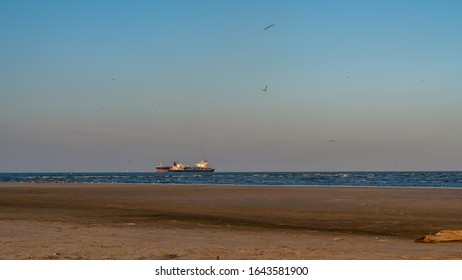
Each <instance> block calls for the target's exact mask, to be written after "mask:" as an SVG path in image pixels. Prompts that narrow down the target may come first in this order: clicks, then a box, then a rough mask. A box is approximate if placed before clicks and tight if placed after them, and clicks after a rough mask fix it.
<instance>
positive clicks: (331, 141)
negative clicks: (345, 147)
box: [327, 140, 337, 143]
mask: <svg viewBox="0 0 462 280" xmlns="http://www.w3.org/2000/svg"><path fill="white" fill-rule="evenodd" d="M335 142H337V141H335V140H329V141H327V143H335Z"/></svg>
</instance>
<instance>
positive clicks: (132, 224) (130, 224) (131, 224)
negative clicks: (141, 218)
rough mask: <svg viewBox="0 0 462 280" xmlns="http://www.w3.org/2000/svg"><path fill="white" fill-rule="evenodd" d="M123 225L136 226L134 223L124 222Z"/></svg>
mask: <svg viewBox="0 0 462 280" xmlns="http://www.w3.org/2000/svg"><path fill="white" fill-rule="evenodd" d="M124 225H125V226H136V223H124Z"/></svg>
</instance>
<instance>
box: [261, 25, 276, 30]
mask: <svg viewBox="0 0 462 280" xmlns="http://www.w3.org/2000/svg"><path fill="white" fill-rule="evenodd" d="M275 25H276V24H270V25H268V26H267V27H265V29H263V30H267V29H270V28H271V27H273V26H275Z"/></svg>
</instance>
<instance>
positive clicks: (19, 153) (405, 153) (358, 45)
mask: <svg viewBox="0 0 462 280" xmlns="http://www.w3.org/2000/svg"><path fill="white" fill-rule="evenodd" d="M461 13H462V2H461V1H448V0H434V1H429V0H427V1H426V0H421V1H417V0H415V1H412V0H401V1H395V0H387V1H385V0H384V1H378V0H377V1H371V0H369V1H359V0H349V1H340V0H338V1H336V0H303V1H296V0H289V1H287V0H286V1H284V0H259V1H257V0H251V1H249V0H245V1H244V0H232V1H231V0H229V1H226V0H195V1H189V0H170V1H167V0H157V1H141V0H140V1H129V0H127V1H102V0H92V1H87V0H80V1H71V0H68V1H67V0H63V1H58V0H56V1H47V0H43V1H26V0H16V1H0V38H1V44H0V172H79V171H82V172H86V171H89V172H98V171H101V172H109V171H127V170H128V171H143V172H144V171H154V169H155V166H156V165H158V164H160V163H163V164H170V163H171V162H172V161H182V162H184V163H186V164H189V165H192V164H194V163H196V162H199V161H200V160H208V161H209V163H210V164H211V165H212V166H213V167H215V168H216V170H217V171H223V172H228V171H230V172H231V171H409V170H422V171H426V170H462V125H461V123H462V110H461V109H460V108H462V35H461V32H460V28H461V26H462V17H461V16H460V14H461ZM272 24H274V26H272V27H270V28H268V29H266V30H264V29H265V27H267V26H269V25H272ZM265 87H267V90H266V91H263V90H262V89H263V88H265Z"/></svg>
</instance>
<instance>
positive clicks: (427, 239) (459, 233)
mask: <svg viewBox="0 0 462 280" xmlns="http://www.w3.org/2000/svg"><path fill="white" fill-rule="evenodd" d="M457 241H458V242H462V230H442V231H440V232H437V233H436V234H427V235H425V236H422V237H421V238H418V239H416V240H415V242H423V243H437V242H457Z"/></svg>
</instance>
